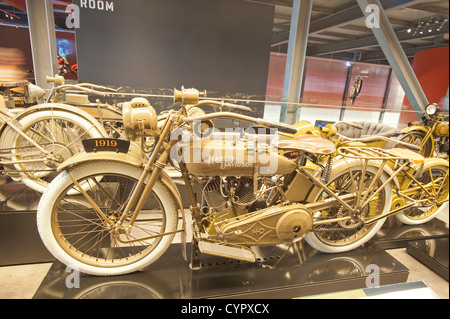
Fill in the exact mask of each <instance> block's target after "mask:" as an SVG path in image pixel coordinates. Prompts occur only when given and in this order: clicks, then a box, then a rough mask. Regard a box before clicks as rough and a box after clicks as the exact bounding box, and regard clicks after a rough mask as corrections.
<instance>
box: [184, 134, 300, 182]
mask: <svg viewBox="0 0 450 319" xmlns="http://www.w3.org/2000/svg"><path fill="white" fill-rule="evenodd" d="M264 140H265V137H264ZM181 152H182V156H181V157H182V160H183V161H184V163H185V164H186V167H187V169H188V170H189V172H190V173H191V174H193V175H196V176H254V173H257V174H258V175H261V176H272V175H281V174H287V173H291V172H293V171H294V169H295V167H296V164H295V162H294V161H292V160H290V159H288V158H286V157H283V156H281V155H279V154H278V152H277V151H276V150H275V149H272V148H271V147H270V146H269V145H268V144H267V143H264V142H259V141H258V140H257V139H246V138H244V139H242V138H238V137H236V136H233V135H230V134H227V133H223V134H219V135H218V134H215V135H213V136H211V138H201V139H200V138H196V137H192V136H191V137H190V139H189V141H188V142H185V143H183V144H182V147H181Z"/></svg>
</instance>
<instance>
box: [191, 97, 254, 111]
mask: <svg viewBox="0 0 450 319" xmlns="http://www.w3.org/2000/svg"><path fill="white" fill-rule="evenodd" d="M203 104H211V105H216V106H218V107H226V108H229V109H232V110H237V111H243V112H251V110H252V109H251V108H249V107H247V106H243V105H237V104H232V103H225V102H223V101H220V102H219V101H213V100H203V101H200V102H198V103H197V104H196V106H199V105H203Z"/></svg>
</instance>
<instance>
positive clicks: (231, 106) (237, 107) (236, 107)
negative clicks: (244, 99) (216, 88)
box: [221, 103, 252, 112]
mask: <svg viewBox="0 0 450 319" xmlns="http://www.w3.org/2000/svg"><path fill="white" fill-rule="evenodd" d="M221 105H222V106H225V107H227V108H229V109H233V110H238V111H243V112H251V111H252V109H251V108H249V107H247V106H243V105H237V104H230V103H222V104H221Z"/></svg>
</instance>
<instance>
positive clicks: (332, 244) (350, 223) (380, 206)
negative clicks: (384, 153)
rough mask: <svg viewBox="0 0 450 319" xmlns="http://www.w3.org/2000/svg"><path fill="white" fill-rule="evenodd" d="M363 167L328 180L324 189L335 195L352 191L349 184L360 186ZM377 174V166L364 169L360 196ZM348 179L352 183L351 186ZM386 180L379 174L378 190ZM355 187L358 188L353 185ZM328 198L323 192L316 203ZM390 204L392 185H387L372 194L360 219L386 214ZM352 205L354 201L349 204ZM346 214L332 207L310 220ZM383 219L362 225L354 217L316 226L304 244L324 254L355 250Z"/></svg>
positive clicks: (350, 169) (373, 232) (374, 232)
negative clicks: (327, 188)
mask: <svg viewBox="0 0 450 319" xmlns="http://www.w3.org/2000/svg"><path fill="white" fill-rule="evenodd" d="M362 171H363V168H362V166H354V167H349V168H347V169H345V170H343V171H341V172H340V173H337V174H336V175H334V176H332V177H331V178H330V183H329V184H328V187H329V188H330V189H331V190H333V192H335V193H338V194H339V195H345V194H349V193H353V192H354V186H353V185H360V181H361V176H362ZM377 171H378V167H374V166H368V167H367V170H366V174H365V178H364V182H363V187H362V191H361V194H362V195H361V196H363V194H364V193H365V192H366V191H367V188H368V186H369V185H370V182H371V181H372V179H373V177H374V176H375V174H376V173H377ZM352 179H353V180H354V181H355V182H356V183H353V182H352ZM387 179H388V177H387V175H386V174H382V175H381V178H380V179H379V180H378V182H377V185H378V187H380V186H381V185H383V184H384V183H385V182H386V180H387ZM357 187H358V188H359V186H357ZM329 197H330V196H329V195H328V194H327V193H325V192H324V191H323V192H321V193H320V194H319V195H318V196H317V197H316V201H319V200H322V199H327V198H329ZM391 201H392V186H391V185H390V184H387V185H385V187H384V188H383V189H382V190H381V191H380V192H379V193H378V195H376V196H375V197H374V198H373V199H372V200H371V201H370V202H369V203H368V204H367V205H366V206H365V207H363V208H362V212H361V217H363V218H367V219H369V218H372V217H376V216H379V215H381V214H384V213H387V212H389V209H390V206H391ZM349 204H350V206H353V205H354V204H355V202H354V201H353V202H350V203H349ZM348 214H349V212H348V211H347V210H346V209H345V207H343V206H342V205H336V206H335V207H332V208H331V209H327V210H323V211H319V212H315V213H314V214H313V218H314V221H318V220H326V219H334V218H340V217H346V216H348ZM385 220H386V218H383V219H380V220H378V221H376V222H374V223H372V224H369V225H364V224H363V223H362V222H361V221H358V220H357V219H356V218H355V219H353V220H352V219H351V220H347V221H343V222H335V223H329V224H323V225H319V226H313V228H312V230H311V232H310V233H309V234H308V235H306V237H305V239H306V241H307V243H308V244H309V245H310V246H312V247H313V248H315V249H317V250H319V251H321V252H325V253H340V252H345V251H350V250H353V249H355V248H358V247H360V246H362V245H363V244H365V243H366V242H368V241H369V240H370V239H371V238H372V237H373V236H374V235H375V234H376V233H377V232H378V230H379V229H380V228H381V227H382V226H383V223H384V222H385Z"/></svg>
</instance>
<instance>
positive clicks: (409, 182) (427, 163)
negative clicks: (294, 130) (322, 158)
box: [299, 122, 449, 225]
mask: <svg viewBox="0 0 450 319" xmlns="http://www.w3.org/2000/svg"><path fill="white" fill-rule="evenodd" d="M300 127H301V128H302V129H303V130H304V129H305V128H307V129H308V130H309V131H312V128H314V127H313V126H312V125H310V126H308V125H306V124H303V125H300ZM367 128H369V130H372V132H371V135H370V136H366V135H362V134H359V135H360V136H359V137H355V136H356V135H358V134H353V135H352V134H349V132H350V133H351V132H352V131H354V130H356V131H359V130H365V131H364V132H366V133H367ZM299 131H301V130H299ZM375 132H377V134H380V135H376V134H374V133H375ZM316 134H320V135H319V136H322V137H324V138H328V139H330V140H331V141H332V142H333V143H335V145H336V147H341V146H358V145H359V146H361V144H362V145H365V146H368V147H381V148H392V147H404V148H408V149H411V150H413V151H415V152H420V151H421V148H420V146H417V145H413V144H409V143H406V142H403V141H400V140H398V139H397V132H396V130H395V129H394V128H391V127H389V126H386V125H382V124H379V123H365V122H357V123H348V122H339V123H336V124H335V125H331V124H327V125H326V126H325V127H319V128H317V130H316ZM372 134H374V135H372ZM410 157H411V158H413V157H414V155H413V154H411V155H410ZM388 165H389V166H390V167H391V168H394V166H395V165H396V163H395V162H389V163H388ZM448 171H449V164H448V161H447V160H445V159H443V158H436V157H428V158H425V159H424V161H423V163H422V161H421V160H419V162H418V163H416V164H413V165H409V166H407V167H405V169H404V170H403V171H401V172H399V173H398V175H397V176H396V180H397V183H394V184H393V190H394V194H393V197H392V207H391V209H393V210H394V209H398V208H400V207H402V206H404V205H407V202H408V201H407V200H405V197H410V198H414V199H415V201H416V204H417V205H415V206H414V207H410V208H407V209H404V210H402V211H401V212H400V213H398V214H396V215H395V217H396V218H397V219H398V220H400V221H401V222H402V223H404V224H408V225H418V224H423V223H426V222H428V221H429V220H431V219H433V218H434V217H436V216H437V215H439V214H440V213H442V212H444V211H448V198H449V184H448V181H449V173H448ZM397 188H398V189H397ZM398 191H399V192H401V195H398Z"/></svg>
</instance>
